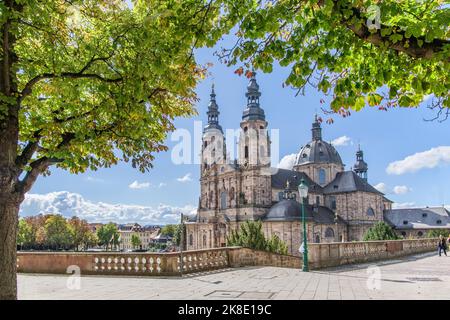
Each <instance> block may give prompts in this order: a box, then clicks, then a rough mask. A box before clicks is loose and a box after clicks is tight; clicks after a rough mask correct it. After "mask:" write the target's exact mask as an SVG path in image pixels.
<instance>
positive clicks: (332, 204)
mask: <svg viewBox="0 0 450 320" xmlns="http://www.w3.org/2000/svg"><path fill="white" fill-rule="evenodd" d="M330 208H331V209H332V210H336V197H335V196H331V197H330Z"/></svg>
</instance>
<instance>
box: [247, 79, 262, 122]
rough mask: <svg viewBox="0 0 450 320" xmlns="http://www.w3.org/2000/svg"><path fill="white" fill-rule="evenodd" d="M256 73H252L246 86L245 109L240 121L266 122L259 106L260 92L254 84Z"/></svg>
mask: <svg viewBox="0 0 450 320" xmlns="http://www.w3.org/2000/svg"><path fill="white" fill-rule="evenodd" d="M255 76H256V72H252V76H251V78H250V81H249V83H248V85H247V92H246V93H245V96H246V97H247V107H246V109H245V110H244V113H243V115H242V120H244V121H245V120H262V121H265V120H266V116H265V114H264V110H263V109H262V108H261V107H260V105H259V97H261V92H260V91H259V85H258V83H257V82H256V77H255Z"/></svg>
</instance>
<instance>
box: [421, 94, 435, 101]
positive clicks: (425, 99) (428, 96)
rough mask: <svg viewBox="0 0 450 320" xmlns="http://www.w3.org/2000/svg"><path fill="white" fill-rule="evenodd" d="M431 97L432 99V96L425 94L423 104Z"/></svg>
mask: <svg viewBox="0 0 450 320" xmlns="http://www.w3.org/2000/svg"><path fill="white" fill-rule="evenodd" d="M432 97H433V94H427V95H426V96H424V97H423V102H427V101H428V100H430V98H432Z"/></svg>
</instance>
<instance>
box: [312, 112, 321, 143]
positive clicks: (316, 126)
mask: <svg viewBox="0 0 450 320" xmlns="http://www.w3.org/2000/svg"><path fill="white" fill-rule="evenodd" d="M311 131H312V139H313V140H322V128H321V127H320V121H319V117H318V116H317V113H316V115H315V116H314V123H313V124H312V129H311Z"/></svg>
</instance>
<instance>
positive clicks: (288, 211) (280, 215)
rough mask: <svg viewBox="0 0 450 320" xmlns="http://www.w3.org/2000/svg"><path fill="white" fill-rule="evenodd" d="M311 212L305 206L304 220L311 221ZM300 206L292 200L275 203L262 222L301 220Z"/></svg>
mask: <svg viewBox="0 0 450 320" xmlns="http://www.w3.org/2000/svg"><path fill="white" fill-rule="evenodd" d="M312 217H313V216H312V211H311V210H310V208H309V206H305V218H306V219H312ZM301 219H302V206H301V204H300V203H299V202H297V201H296V200H294V199H283V200H281V201H280V202H278V203H276V204H275V205H274V206H273V207H272V208H270V210H269V212H268V213H267V214H266V216H265V217H264V219H263V220H265V221H287V220H301Z"/></svg>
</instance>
